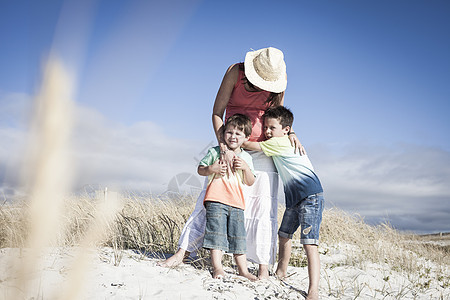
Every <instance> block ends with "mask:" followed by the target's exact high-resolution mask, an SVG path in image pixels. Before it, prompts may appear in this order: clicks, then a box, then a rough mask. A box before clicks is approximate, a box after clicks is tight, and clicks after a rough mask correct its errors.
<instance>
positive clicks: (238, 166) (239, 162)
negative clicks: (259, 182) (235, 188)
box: [233, 156, 255, 185]
mask: <svg viewBox="0 0 450 300" xmlns="http://www.w3.org/2000/svg"><path fill="white" fill-rule="evenodd" d="M233 167H234V169H235V170H242V173H243V174H244V178H243V180H244V183H245V184H246V185H252V184H253V183H255V175H253V172H252V170H250V167H249V166H248V164H247V163H246V162H245V161H244V160H243V159H242V158H240V157H239V156H236V157H235V158H234V160H233Z"/></svg>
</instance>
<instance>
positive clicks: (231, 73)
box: [212, 64, 239, 166]
mask: <svg viewBox="0 0 450 300" xmlns="http://www.w3.org/2000/svg"><path fill="white" fill-rule="evenodd" d="M238 76H239V65H238V64H234V65H231V66H230V67H229V68H228V70H227V71H226V73H225V75H224V77H223V79H222V83H221V84H220V88H219V91H218V92H217V96H216V100H215V101H214V106H213V113H212V123H213V128H214V133H215V134H216V138H217V142H218V143H219V146H220V158H221V160H224V161H226V162H227V165H230V166H231V163H232V159H233V157H234V154H229V155H226V154H227V150H228V147H227V145H226V144H225V142H224V140H223V124H224V120H223V116H224V114H225V109H226V108H227V105H228V102H229V101H230V97H231V93H232V92H233V88H234V85H235V84H236V82H237V79H238Z"/></svg>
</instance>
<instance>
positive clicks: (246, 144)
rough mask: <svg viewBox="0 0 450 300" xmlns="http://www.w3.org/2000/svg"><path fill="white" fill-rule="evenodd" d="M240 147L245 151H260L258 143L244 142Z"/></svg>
mask: <svg viewBox="0 0 450 300" xmlns="http://www.w3.org/2000/svg"><path fill="white" fill-rule="evenodd" d="M242 146H243V147H244V149H247V150H254V151H262V149H261V146H260V145H259V143H258V142H250V141H246V142H244V143H243V144H242Z"/></svg>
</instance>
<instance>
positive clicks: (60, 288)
mask: <svg viewBox="0 0 450 300" xmlns="http://www.w3.org/2000/svg"><path fill="white" fill-rule="evenodd" d="M327 249H328V250H327V253H326V254H321V262H322V270H321V281H320V296H321V299H355V298H356V299H449V298H450V288H449V287H448V286H447V287H442V286H441V285H442V283H441V282H440V281H437V280H436V282H431V283H430V284H429V286H428V287H427V288H425V289H422V290H421V289H420V288H418V287H417V286H415V285H417V282H418V281H417V280H416V278H413V277H414V276H411V275H407V274H401V273H397V272H395V271H393V270H390V269H387V267H386V266H382V265H379V264H373V263H367V264H366V265H365V266H361V267H357V266H349V265H345V264H343V261H344V260H345V257H346V255H345V253H346V251H352V247H351V246H348V245H339V247H337V246H336V247H327ZM28 253H29V251H28ZM26 255H27V251H26V250H22V251H21V250H20V249H15V248H4V249H0V299H13V298H14V297H15V296H16V297H17V296H18V298H19V299H96V300H97V299H304V296H303V295H305V292H304V291H306V290H307V286H308V274H307V268H306V267H289V269H288V274H289V275H290V276H289V277H288V278H286V279H285V280H283V281H280V280H278V279H276V278H275V277H273V276H271V277H270V279H268V280H261V281H257V282H250V281H249V280H247V279H244V278H242V277H239V276H236V275H235V271H234V270H233V269H232V268H226V272H227V276H226V277H225V278H224V279H222V280H218V279H212V278H211V274H210V273H209V271H208V270H207V268H198V266H197V267H196V266H195V264H183V265H180V266H178V267H175V268H163V267H159V266H157V262H158V261H161V259H158V258H152V257H148V256H145V255H142V254H140V253H136V252H134V251H132V250H127V251H119V250H114V249H112V248H97V249H78V248H51V249H47V251H46V253H43V254H41V255H39V257H38V259H39V264H38V266H39V267H38V269H37V270H36V271H35V272H34V273H33V274H28V275H30V276H29V281H28V284H25V283H24V282H18V281H17V276H15V275H14V274H15V272H16V270H17V266H18V265H20V262H22V261H23V259H24V257H26ZM249 268H250V269H251V270H252V271H255V270H256V269H257V266H256V265H250V266H249ZM430 269H432V266H431V267H430ZM448 274H449V273H448V270H447V272H446V274H444V275H445V276H447V277H448ZM419 275H420V274H418V275H417V279H420V278H419ZM14 293H15V294H14Z"/></svg>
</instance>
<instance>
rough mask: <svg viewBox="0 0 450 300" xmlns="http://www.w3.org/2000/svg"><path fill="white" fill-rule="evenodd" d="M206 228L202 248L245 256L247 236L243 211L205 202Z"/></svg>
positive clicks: (217, 203) (221, 204)
mask: <svg viewBox="0 0 450 300" xmlns="http://www.w3.org/2000/svg"><path fill="white" fill-rule="evenodd" d="M205 207H206V228H205V238H204V239H203V248H207V249H216V250H222V251H225V252H228V253H233V254H245V252H246V251H247V234H246V232H245V223H244V210H242V209H240V208H236V207H232V206H229V205H226V204H223V203H219V202H211V201H207V202H205Z"/></svg>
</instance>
